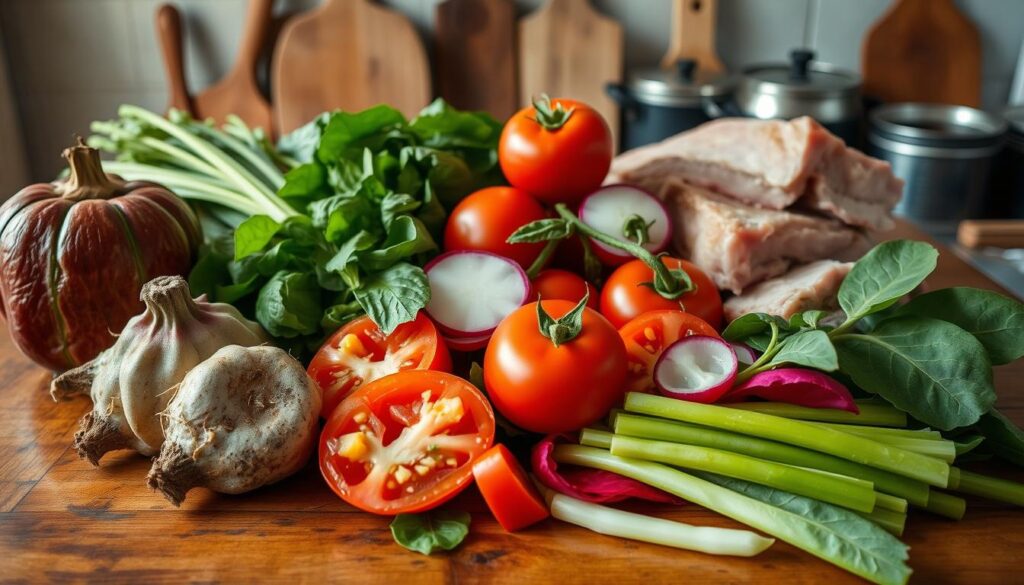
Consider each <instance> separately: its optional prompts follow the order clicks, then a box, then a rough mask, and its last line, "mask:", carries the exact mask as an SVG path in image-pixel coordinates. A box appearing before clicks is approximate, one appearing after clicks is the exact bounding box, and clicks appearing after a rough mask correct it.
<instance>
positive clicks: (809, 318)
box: [789, 309, 828, 329]
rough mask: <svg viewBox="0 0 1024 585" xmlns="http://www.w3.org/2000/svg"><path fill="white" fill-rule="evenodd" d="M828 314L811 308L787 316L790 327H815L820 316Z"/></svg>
mask: <svg viewBox="0 0 1024 585" xmlns="http://www.w3.org/2000/svg"><path fill="white" fill-rule="evenodd" d="M826 315H828V313H827V312H825V311H819V310H817V309H812V310H810V311H804V312H803V313H795V314H794V315H793V316H792V317H790V318H789V327H790V329H816V328H817V327H818V322H819V321H821V319H822V317H824V316H826Z"/></svg>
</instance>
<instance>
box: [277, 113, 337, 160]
mask: <svg viewBox="0 0 1024 585" xmlns="http://www.w3.org/2000/svg"><path fill="white" fill-rule="evenodd" d="M330 119H331V112H324V113H322V114H320V115H319V116H317V117H316V118H313V119H312V120H311V121H309V122H308V123H307V124H305V125H304V126H300V127H299V128H296V129H295V130H292V131H291V132H289V133H288V134H285V135H284V136H282V137H281V139H280V140H278V141H277V150H278V151H279V152H280V153H281V154H283V155H285V156H290V157H292V158H294V159H295V160H297V161H298V162H299V163H308V162H310V161H312V160H313V155H314V154H316V147H317V145H318V144H319V143H320V134H321V133H322V132H323V130H324V127H325V126H327V122H328V121H330Z"/></svg>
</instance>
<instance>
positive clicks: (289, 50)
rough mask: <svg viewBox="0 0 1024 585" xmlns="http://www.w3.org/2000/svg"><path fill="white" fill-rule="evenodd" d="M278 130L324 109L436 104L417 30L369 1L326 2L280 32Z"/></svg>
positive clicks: (411, 109) (275, 80)
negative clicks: (431, 101)
mask: <svg viewBox="0 0 1024 585" xmlns="http://www.w3.org/2000/svg"><path fill="white" fill-rule="evenodd" d="M271 73H272V75H271V87H272V90H273V92H272V93H273V101H274V109H275V112H276V117H277V123H278V129H279V130H280V131H281V132H282V133H285V132H289V131H291V130H294V129H295V128H297V127H299V126H301V125H303V124H305V123H306V122H309V121H310V120H312V119H313V117H315V116H316V115H318V114H320V113H321V112H323V111H325V110H332V109H336V108H341V109H344V110H349V111H357V110H362V109H365V108H368V107H370V106H375V105H377V104H380V103H387V104H390V105H392V106H394V107H396V108H398V109H399V110H401V111H402V113H404V114H405V115H406V116H413V115H415V114H416V113H417V112H418V111H419V110H420V109H422V108H423V106H425V105H427V103H428V102H429V101H430V98H431V93H430V69H429V66H428V64H427V56H426V52H425V51H424V49H423V45H422V43H421V42H420V39H419V37H418V36H417V34H416V30H415V29H414V28H413V26H412V23H410V22H409V21H408V20H407V19H406V18H405V17H404V16H402V15H401V14H399V13H397V12H395V11H393V10H389V9H387V8H383V7H381V6H380V5H378V4H376V3H374V2H371V1H370V0H326V1H325V2H324V3H323V4H322V5H321V6H320V7H319V8H317V9H315V10H312V11H310V12H308V13H305V14H302V15H300V16H297V17H295V18H294V19H292V20H291V21H290V22H288V23H287V24H286V25H285V27H284V29H283V30H282V32H281V39H280V42H279V44H278V46H277V50H276V51H275V54H274V64H273V67H272V69H271Z"/></svg>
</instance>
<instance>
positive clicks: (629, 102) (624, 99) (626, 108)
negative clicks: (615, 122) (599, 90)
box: [604, 81, 638, 115]
mask: <svg viewBox="0 0 1024 585" xmlns="http://www.w3.org/2000/svg"><path fill="white" fill-rule="evenodd" d="M604 92H605V93H606V94H607V95H608V97H610V98H612V101H613V102H615V103H617V104H619V107H620V108H622V110H623V112H625V113H626V114H629V115H634V114H636V110H637V105H638V104H637V101H636V100H635V99H633V96H632V95H630V93H629V90H628V89H626V86H625V85H623V84H621V83H616V82H614V81H609V82H608V83H606V84H604Z"/></svg>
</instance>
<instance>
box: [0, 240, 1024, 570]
mask: <svg viewBox="0 0 1024 585" xmlns="http://www.w3.org/2000/svg"><path fill="white" fill-rule="evenodd" d="M898 230H899V231H898V232H896V233H897V235H898V237H917V238H919V239H926V238H924V237H923V236H922V235H921V234H920V232H917V231H916V230H914V229H913V228H910V227H909V226H906V225H901V226H900V227H899V228H898ZM929 284H930V286H932V287H946V286H953V285H970V286H979V287H986V288H995V289H998V287H997V286H996V285H994V284H993V283H991V282H990V281H989V280H987V279H986V278H985V277H983V276H981V275H980V274H978V273H977V272H975V271H974V270H972V269H971V268H970V267H969V266H967V265H966V264H964V263H963V262H962V261H961V260H959V259H958V258H957V257H956V256H955V255H953V254H952V253H950V252H945V251H944V252H943V254H942V256H941V258H940V261H939V269H938V270H937V271H936V273H935V274H934V275H933V277H932V278H930V279H929ZM1021 379H1024V360H1020V361H1018V363H1016V364H1012V365H1009V366H1004V367H1002V368H999V369H997V370H996V386H997V388H998V389H999V406H1000V408H1001V409H1002V410H1003V412H1005V413H1006V414H1007V415H1008V416H1009V417H1010V418H1011V419H1013V420H1014V421H1015V422H1017V423H1018V424H1020V423H1024V388H1022V385H1021ZM48 382H49V374H47V373H46V372H44V371H42V370H41V369H39V368H38V367H36V366H34V365H32V364H31V363H30V362H29V361H28V360H27V359H25V358H23V357H22V356H21V355H20V354H18V352H17V351H16V350H15V348H14V347H13V346H12V345H11V342H10V340H9V339H8V336H7V335H6V333H4V334H2V335H0V581H3V582H38V581H51V582H52V581H58V582H66V581H76V582H82V581H102V582H124V583H155V582H176V583H177V582H199V581H201V582H256V581H265V580H274V581H291V582H314V583H320V582H323V581H325V580H327V581H339V582H344V581H353V582H359V583H363V582H380V583H407V582H428V583H430V582H439V583H440V582H443V583H454V582H459V583H477V582H480V583H493V582H514V583H535V582H555V581H557V582H560V583H563V584H565V583H588V584H593V583H622V582H639V581H647V582H650V583H660V582H670V581H672V582H675V581H681V582H684V583H687V582H688V583H703V582H718V583H739V582H744V583H746V582H752V583H765V582H780V583H781V582H785V583H788V584H792V585H795V584H801V583H823V582H826V581H827V582H828V583H830V585H840V584H842V583H857V582H861V581H860V580H859V579H858V578H856V577H854V576H852V575H850V574H848V573H845V572H843V571H842V570H840V569H836V568H834V567H832V566H831V565H829V564H827V563H825V562H824V561H820V560H818V559H816V558H814V557H811V556H810V555H808V554H806V553H804V552H802V551H799V550H797V549H795V548H794V547H792V546H790V545H788V544H785V543H783V542H777V543H776V544H775V545H774V546H773V547H772V548H770V549H769V550H768V551H766V552H765V553H763V554H761V555H760V556H757V557H755V558H750V559H737V558H728V557H713V556H709V555H704V554H699V553H693V552H687V551H679V550H675V549H669V548H664V547H660V546H655V545H648V544H642V543H636V542H631V541H626V540H620V539H616V538H611V537H606V536H602V535H599V534H595V533H592V532H589V531H586V530H583V529H581V528H577V527H574V526H570V525H567V524H563V523H560V522H558V521H556V520H547V521H545V522H543V523H541V524H539V525H537V526H534V527H532V528H530V529H527V530H525V531H523V532H521V533H517V534H507V533H505V532H504V531H503V530H502V529H501V527H500V526H498V525H497V523H496V522H495V521H494V520H493V519H492V518H491V517H490V515H489V514H488V513H487V510H486V508H485V507H484V505H483V503H482V501H481V499H480V497H479V495H478V494H477V492H476V491H475V489H474V488H470V489H469V490H467V491H466V492H465V493H464V494H462V495H461V496H459V497H458V498H457V499H456V500H454V501H453V502H452V503H451V504H449V505H450V506H451V507H452V508H458V509H465V510H468V511H470V512H471V513H472V515H473V524H472V528H471V531H470V536H469V537H468V538H467V539H466V541H465V543H464V544H463V545H462V546H461V547H460V548H459V549H458V550H456V551H455V552H453V553H450V554H443V555H437V556H433V557H425V556H421V555H419V554H416V553H411V552H407V551H405V550H404V549H401V548H399V547H398V546H397V545H395V544H394V543H393V542H392V540H391V535H390V533H389V531H388V522H389V520H388V519H387V518H382V517H377V516H373V515H370V514H366V513H362V512H358V511H356V510H355V509H353V508H351V507H350V506H348V505H346V504H344V503H343V502H341V501H340V500H339V499H338V498H336V497H335V496H334V495H333V494H331V492H330V491H329V490H328V488H327V486H326V485H325V484H324V482H323V480H322V479H321V478H320V476H319V473H318V472H317V471H316V469H315V468H314V467H313V466H309V467H307V468H306V469H305V470H303V471H302V472H300V473H299V474H297V475H296V476H294V477H292V478H289V479H288V480H285V481H283V482H281V483H279V484H277V485H274V486H271V487H268V488H264V489H261V490H258V491H256V492H255V493H252V494H248V495H244V496H221V495H217V494H213V493H211V492H206V491H202V490H194V491H192V492H191V493H189V495H188V498H187V500H186V501H185V503H184V504H183V506H182V507H181V509H175V508H173V507H172V506H171V505H170V504H168V503H167V501H166V500H164V498H163V497H162V496H160V495H159V494H156V493H153V492H151V491H150V490H149V488H147V487H146V485H145V475H146V472H147V470H148V468H149V461H148V460H147V459H146V458H143V457H141V456H138V455H133V454H130V453H127V452H122V453H113V454H109V455H107V457H105V458H104V459H103V464H102V467H100V468H98V469H97V468H93V467H92V466H90V465H89V464H88V463H86V462H85V461H82V460H80V459H79V458H78V456H77V455H76V454H75V452H74V451H73V450H71V449H70V448H69V446H70V444H71V439H72V435H73V434H74V431H75V429H76V428H77V427H78V419H79V417H81V415H82V414H83V413H85V412H86V411H87V409H88V408H89V405H88V404H87V401H86V400H85V399H79V400H77V401H75V402H71V403H61V404H55V403H54V402H52V401H51V400H50V397H49V395H48V394H47V391H46V388H47V384H48ZM989 470H991V471H996V472H999V473H1001V474H1003V475H1007V476H1009V477H1013V478H1015V479H1017V480H1024V474H1021V473H1019V472H1016V471H1014V470H1011V469H1009V468H1007V467H1005V466H1000V465H995V466H992V467H990V468H989ZM634 509H636V510H639V511H643V512H646V513H652V514H657V515H659V516H664V517H667V518H672V519H676V520H681V521H685V522H690V523H693V524H707V525H716V526H738V525H737V524H736V523H735V522H732V521H731V520H728V519H726V518H723V517H721V516H718V515H717V514H715V513H712V512H709V511H707V510H704V509H702V508H699V507H697V506H694V505H689V504H687V505H683V506H681V507H678V508H674V509H673V508H672V507H669V506H654V505H641V506H638V507H635V508H634ZM904 539H905V541H906V542H907V543H908V544H909V545H910V546H911V552H910V565H911V566H912V567H913V569H914V577H913V578H912V582H916V583H929V584H932V583H971V584H973V585H980V584H984V583H993V584H995V583H999V584H1004V583H1010V582H1013V581H1014V580H1015V579H1016V580H1018V581H1017V582H1020V581H1019V580H1021V579H1024V577H1022V576H1021V574H1020V565H1019V562H1020V559H1021V554H1022V552H1021V551H1024V511H1022V510H1019V509H1014V508H1011V507H1009V506H1005V505H1001V504H996V503H991V502H984V501H977V500H970V503H969V506H968V511H967V517H966V518H965V519H964V520H963V521H961V522H951V521H948V520H943V519H940V518H936V517H932V516H929V515H927V514H924V513H920V512H914V513H912V514H911V517H910V519H909V520H908V522H907V529H906V533H905V537H904Z"/></svg>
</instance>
